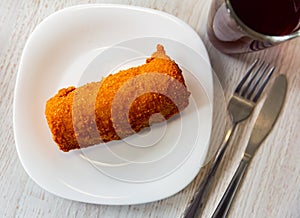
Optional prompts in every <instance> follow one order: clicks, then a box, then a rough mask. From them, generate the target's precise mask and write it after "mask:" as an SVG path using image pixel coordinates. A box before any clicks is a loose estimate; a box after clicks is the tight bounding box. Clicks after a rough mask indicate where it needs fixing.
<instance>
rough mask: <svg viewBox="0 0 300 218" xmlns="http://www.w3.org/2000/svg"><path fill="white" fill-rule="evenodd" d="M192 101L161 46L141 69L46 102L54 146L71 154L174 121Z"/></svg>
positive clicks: (64, 92) (62, 92) (61, 93)
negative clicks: (74, 150) (170, 119)
mask: <svg viewBox="0 0 300 218" xmlns="http://www.w3.org/2000/svg"><path fill="white" fill-rule="evenodd" d="M189 95H190V93H189V92H188V90H187V88H186V85H185V82H184V78H183V76H182V73H181V70H180V68H179V67H178V65H177V64H176V63H175V62H174V61H172V60H170V58H169V57H168V56H167V55H166V54H165V51H164V48H163V46H161V45H158V46H157V51H156V52H155V53H153V55H152V56H151V57H150V58H148V59H147V60H146V63H145V64H143V65H141V66H138V67H133V68H130V69H127V70H121V71H119V72H118V73H116V74H114V75H109V76H107V77H106V78H104V79H103V80H101V81H100V82H93V83H89V84H86V85H84V86H81V87H78V88H75V87H69V88H65V89H61V90H59V92H58V93H57V94H56V95H55V96H54V97H52V98H51V99H49V100H48V101H47V103H46V110H45V114H46V119H47V122H48V125H49V128H50V130H51V132H52V135H53V139H54V141H55V142H56V143H57V144H58V146H59V148H60V149H61V150H63V151H69V150H72V149H78V148H83V147H87V146H90V145H95V144H99V143H103V142H109V141H112V140H119V139H122V138H125V137H127V136H129V135H132V134H134V133H135V132H138V131H140V130H141V129H143V128H145V127H147V126H149V125H150V124H151V123H153V122H161V121H162V120H164V119H169V118H170V117H171V116H173V115H175V114H177V113H179V111H182V110H183V109H184V108H185V107H187V105H188V98H189ZM157 114H161V115H162V116H157ZM162 117H164V119H162Z"/></svg>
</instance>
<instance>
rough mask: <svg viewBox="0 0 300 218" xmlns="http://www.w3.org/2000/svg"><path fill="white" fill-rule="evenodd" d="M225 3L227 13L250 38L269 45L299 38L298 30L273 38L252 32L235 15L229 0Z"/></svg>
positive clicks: (299, 31) (273, 36) (299, 32)
mask: <svg viewBox="0 0 300 218" xmlns="http://www.w3.org/2000/svg"><path fill="white" fill-rule="evenodd" d="M225 3H226V8H227V10H228V12H229V13H230V15H231V16H232V17H233V19H234V20H235V21H236V23H237V24H238V25H239V26H240V27H241V28H242V29H243V31H245V32H246V33H247V34H249V35H250V36H252V37H254V38H257V39H259V40H263V41H266V40H267V41H269V42H271V43H279V42H283V41H286V40H289V39H293V38H296V37H298V36H300V29H298V30H297V31H295V32H292V33H290V34H288V35H283V36H275V35H266V34H263V33H259V32H257V31H255V30H253V29H252V28H250V27H249V26H247V25H246V24H245V23H244V22H243V21H242V20H241V19H240V18H239V17H238V15H237V14H236V13H235V11H234V9H233V7H232V5H231V2H230V0H225Z"/></svg>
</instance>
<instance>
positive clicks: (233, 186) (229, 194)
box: [212, 75, 287, 218]
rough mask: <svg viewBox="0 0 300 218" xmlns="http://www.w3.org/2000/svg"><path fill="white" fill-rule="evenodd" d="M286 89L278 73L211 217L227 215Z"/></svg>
mask: <svg viewBox="0 0 300 218" xmlns="http://www.w3.org/2000/svg"><path fill="white" fill-rule="evenodd" d="M286 89H287V80H286V77H285V75H279V76H277V77H276V80H275V81H274V84H273V86H272V88H271V90H270V93H269V95H268V96H267V98H266V100H265V102H264V103H263V106H262V108H261V110H260V112H259V114H258V117H257V120H256V121H255V124H254V127H253V130H252V133H251V136H250V139H249V141H248V145H247V147H246V150H245V152H244V154H243V158H242V160H241V162H240V164H239V166H238V168H237V170H236V171H235V174H234V176H233V178H232V180H231V182H230V184H229V185H228V187H227V189H226V191H225V193H224V195H223V197H222V199H221V201H220V202H219V205H218V207H217V209H216V210H215V212H214V214H213V215H212V218H223V217H227V213H228V211H229V208H230V206H231V203H232V201H233V198H234V196H235V194H236V193H237V189H238V187H239V184H240V183H241V181H242V178H243V176H244V175H245V172H246V169H247V167H248V165H249V163H250V161H251V159H252V157H253V156H254V154H255V152H256V150H257V149H258V147H259V146H260V144H261V143H262V142H263V140H264V139H265V138H266V137H267V136H268V134H269V133H270V131H271V130H272V128H273V126H274V124H275V122H276V120H277V118H278V115H279V113H280V111H281V108H282V105H283V102H284V99H285V94H286Z"/></svg>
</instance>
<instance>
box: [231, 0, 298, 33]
mask: <svg viewBox="0 0 300 218" xmlns="http://www.w3.org/2000/svg"><path fill="white" fill-rule="evenodd" d="M230 3H231V5H232V8H233V10H234V12H235V13H236V15H237V16H238V17H239V18H240V19H241V20H242V21H243V23H245V24H246V25H247V26H248V27H250V28H251V29H253V30H255V31H256V32H259V33H262V34H265V35H272V36H282V35H287V34H290V33H292V32H294V31H296V30H297V29H299V22H300V0H230Z"/></svg>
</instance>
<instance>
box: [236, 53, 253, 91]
mask: <svg viewBox="0 0 300 218" xmlns="http://www.w3.org/2000/svg"><path fill="white" fill-rule="evenodd" d="M258 61H259V59H256V60H255V61H254V63H253V64H252V65H251V66H250V68H249V69H248V71H247V73H246V75H245V76H244V77H243V79H242V80H241V82H240V83H239V84H238V86H237V87H236V89H235V91H234V92H235V93H239V92H240V90H241V88H242V87H243V85H244V83H245V82H246V80H247V79H248V77H249V76H250V74H251V73H252V70H253V69H254V67H255V66H256V64H257V62H258Z"/></svg>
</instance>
